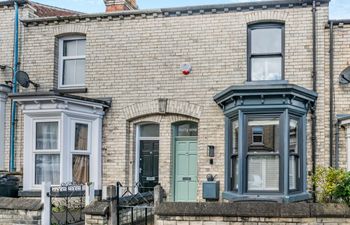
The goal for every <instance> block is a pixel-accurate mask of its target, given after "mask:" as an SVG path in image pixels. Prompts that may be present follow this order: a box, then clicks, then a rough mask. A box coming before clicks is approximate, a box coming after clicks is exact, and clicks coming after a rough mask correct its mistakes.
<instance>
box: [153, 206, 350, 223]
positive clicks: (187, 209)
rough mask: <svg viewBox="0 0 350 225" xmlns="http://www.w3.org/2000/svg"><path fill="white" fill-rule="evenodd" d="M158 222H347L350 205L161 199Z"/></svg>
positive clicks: (156, 218) (349, 219)
mask: <svg viewBox="0 0 350 225" xmlns="http://www.w3.org/2000/svg"><path fill="white" fill-rule="evenodd" d="M155 224H156V225H194V224H200V225H241V224H242V225H273V224H276V225H277V224H278V225H296V224H303V225H307V224H309V225H345V224H350V209H349V207H347V206H345V205H339V204H325V205H323V204H312V203H291V204H281V203H272V202H267V203H262V202H239V203H162V204H160V205H159V207H157V209H156V217H155Z"/></svg>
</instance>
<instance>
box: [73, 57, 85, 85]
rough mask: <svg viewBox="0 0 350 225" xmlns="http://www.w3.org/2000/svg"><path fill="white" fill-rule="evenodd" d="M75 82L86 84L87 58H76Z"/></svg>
mask: <svg viewBox="0 0 350 225" xmlns="http://www.w3.org/2000/svg"><path fill="white" fill-rule="evenodd" d="M75 69H76V71H75V84H85V59H78V60H76V68H75Z"/></svg>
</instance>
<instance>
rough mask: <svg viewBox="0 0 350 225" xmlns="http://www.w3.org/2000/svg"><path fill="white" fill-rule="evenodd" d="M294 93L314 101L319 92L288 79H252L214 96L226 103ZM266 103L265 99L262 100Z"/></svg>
mask: <svg viewBox="0 0 350 225" xmlns="http://www.w3.org/2000/svg"><path fill="white" fill-rule="evenodd" d="M287 95H292V96H294V97H293V99H294V98H299V99H303V100H305V101H308V102H310V103H313V102H314V101H315V100H316V99H317V93H315V92H314V91H311V90H308V89H306V88H303V87H300V86H298V85H295V84H288V82H287V81H251V82H247V83H246V84H245V85H233V86H230V87H229V88H227V89H225V90H223V91H221V92H220V93H218V94H216V95H215V96H214V101H215V102H216V103H217V104H219V105H226V104H228V103H230V102H232V101H234V100H235V99H236V100H237V99H238V100H239V101H241V99H242V98H243V97H251V96H259V97H261V99H264V98H265V97H267V96H283V98H285V97H286V96H287ZM262 104H264V101H262Z"/></svg>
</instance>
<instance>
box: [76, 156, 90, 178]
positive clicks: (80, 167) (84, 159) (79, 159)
mask: <svg viewBox="0 0 350 225" xmlns="http://www.w3.org/2000/svg"><path fill="white" fill-rule="evenodd" d="M89 158H90V157H89V156H88V155H73V181H74V182H75V183H77V184H85V183H88V182H89Z"/></svg>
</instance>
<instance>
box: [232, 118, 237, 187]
mask: <svg viewBox="0 0 350 225" xmlns="http://www.w3.org/2000/svg"><path fill="white" fill-rule="evenodd" d="M231 160H232V162H231V163H232V170H231V187H232V190H238V163H239V160H238V121H234V122H233V123H232V155H231Z"/></svg>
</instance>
